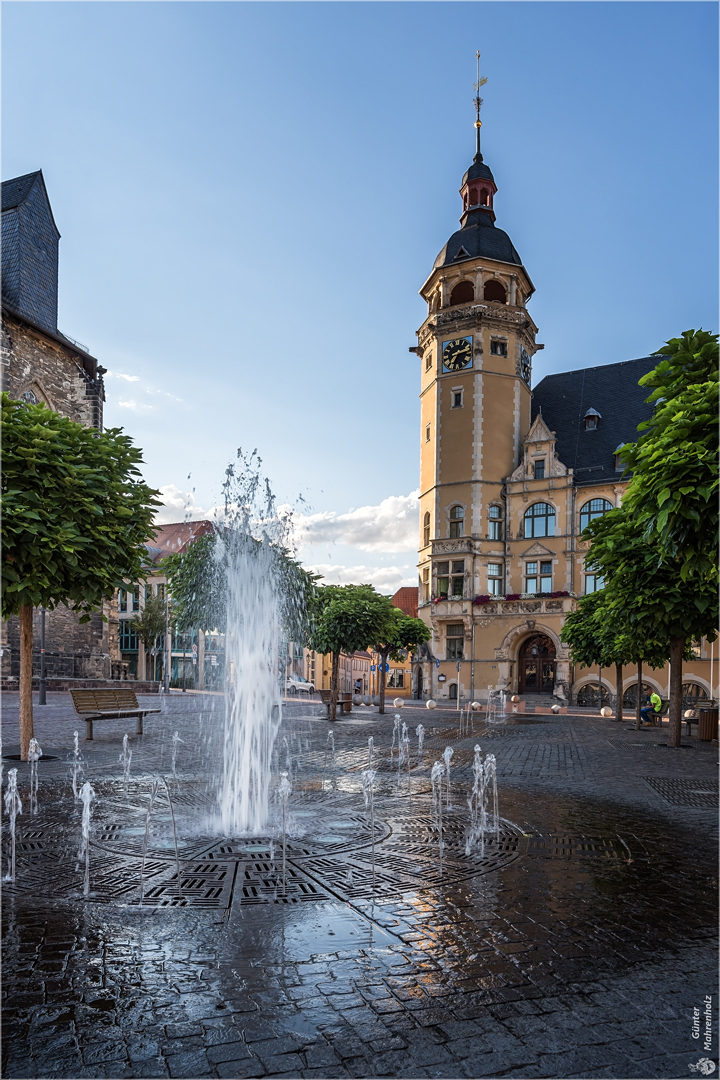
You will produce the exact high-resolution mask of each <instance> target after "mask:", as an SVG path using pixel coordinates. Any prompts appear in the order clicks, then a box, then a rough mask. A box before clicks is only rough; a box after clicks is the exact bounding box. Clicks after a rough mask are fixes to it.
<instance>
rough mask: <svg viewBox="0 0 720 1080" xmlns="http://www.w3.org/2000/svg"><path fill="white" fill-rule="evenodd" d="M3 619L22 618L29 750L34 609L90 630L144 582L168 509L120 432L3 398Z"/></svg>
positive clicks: (24, 735) (24, 738)
mask: <svg viewBox="0 0 720 1080" xmlns="http://www.w3.org/2000/svg"><path fill="white" fill-rule="evenodd" d="M2 423H3V452H4V460H3V474H2V508H3V563H2V566H3V570H2V574H3V603H2V613H3V617H5V618H7V617H8V616H10V615H18V616H19V619H20V752H21V756H22V758H23V760H26V759H27V752H28V746H29V743H30V739H31V738H32V737H33V715H32V609H33V607H37V606H38V605H42V606H43V607H46V608H51V609H52V608H55V607H57V605H58V604H67V605H68V606H70V607H71V608H72V609H73V610H74V611H77V612H80V615H81V620H80V621H81V622H83V621H87V620H89V618H90V614H91V612H93V611H95V610H97V608H98V607H100V606H101V604H102V601H103V600H104V599H110V598H111V597H112V596H113V594H114V592H115V590H116V589H118V588H123V587H125V583H126V582H127V581H139V580H141V578H142V572H143V561H144V558H145V556H146V554H147V553H146V551H145V549H144V547H143V545H144V543H145V542H146V541H147V540H148V539H149V538H150V537H151V534H152V521H153V514H154V513H155V507H156V506H159V505H160V503H159V501H158V500H157V499H156V498H155V496H156V495H157V492H156V491H153V490H152V489H151V488H149V487H148V486H147V484H145V483H144V482H143V480H142V477H141V474H140V470H139V469H138V465H139V464H141V462H142V456H141V453H140V451H139V450H138V449H136V448H135V447H134V446H133V444H132V441H131V439H130V438H128V436H127V435H123V434H122V430H121V429H120V428H111V429H108V430H107V431H103V432H100V431H97V430H95V429H94V428H86V427H83V425H82V424H78V423H75V422H74V421H73V420H69V419H68V418H67V417H64V416H59V415H58V414H57V413H54V412H52V411H51V410H50V409H48V408H46V407H45V406H44V405H28V404H26V403H25V402H19V401H15V400H13V399H12V398H10V397H9V396H8V395H7V394H3V395H2Z"/></svg>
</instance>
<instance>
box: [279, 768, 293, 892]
mask: <svg viewBox="0 0 720 1080" xmlns="http://www.w3.org/2000/svg"><path fill="white" fill-rule="evenodd" d="M278 794H279V796H280V802H281V804H282V883H283V896H284V895H285V888H286V879H285V866H286V849H287V820H286V819H287V801H288V796H290V795H291V794H292V784H291V783H290V781H289V780H288V774H287V773H286V772H281V773H280V783H279V784H278Z"/></svg>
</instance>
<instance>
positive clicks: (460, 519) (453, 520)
mask: <svg viewBox="0 0 720 1080" xmlns="http://www.w3.org/2000/svg"><path fill="white" fill-rule="evenodd" d="M464 519H465V511H464V510H463V508H462V506H453V508H452V509H451V511H450V539H451V540H457V538H458V537H459V536H462V534H463V525H464V524H465V520H464Z"/></svg>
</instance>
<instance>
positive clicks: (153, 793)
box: [83, 777, 160, 904]
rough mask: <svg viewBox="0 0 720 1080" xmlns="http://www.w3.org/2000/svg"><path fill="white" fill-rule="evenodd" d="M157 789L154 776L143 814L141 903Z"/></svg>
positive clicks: (157, 785)
mask: <svg viewBox="0 0 720 1080" xmlns="http://www.w3.org/2000/svg"><path fill="white" fill-rule="evenodd" d="M85 787H87V784H86V785H85ZM84 790H85V788H83V791H84ZM159 790H160V781H159V779H158V778H157V777H156V778H155V779H154V780H153V782H152V787H151V788H150V802H149V803H148V808H147V813H146V815H145V837H144V839H143V850H142V865H141V867H140V903H141V904H142V902H143V899H144V898H145V860H146V858H147V849H148V838H149V836H150V814H151V813H152V808H153V806H154V804H155V800H156V798H157V793H158V791H159ZM84 820H85V816H84V815H83V821H84Z"/></svg>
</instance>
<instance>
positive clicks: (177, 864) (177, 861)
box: [163, 732, 182, 896]
mask: <svg viewBox="0 0 720 1080" xmlns="http://www.w3.org/2000/svg"><path fill="white" fill-rule="evenodd" d="M175 734H176V735H177V732H175ZM163 784H164V785H165V794H166V795H167V801H168V803H169V804H170V818H171V819H172V831H173V843H174V845H175V872H176V874H177V887H178V896H182V879H181V877H180V856H179V855H178V846H177V828H176V827H175V807H174V806H173V801H172V799H171V797H170V788H169V787H168V782H167V780H166V779H165V777H164V776H163Z"/></svg>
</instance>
